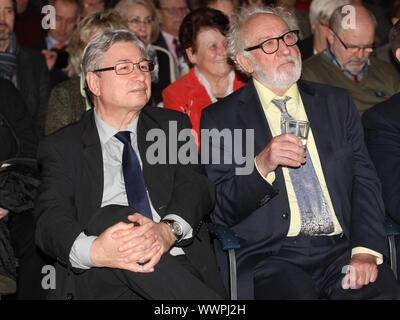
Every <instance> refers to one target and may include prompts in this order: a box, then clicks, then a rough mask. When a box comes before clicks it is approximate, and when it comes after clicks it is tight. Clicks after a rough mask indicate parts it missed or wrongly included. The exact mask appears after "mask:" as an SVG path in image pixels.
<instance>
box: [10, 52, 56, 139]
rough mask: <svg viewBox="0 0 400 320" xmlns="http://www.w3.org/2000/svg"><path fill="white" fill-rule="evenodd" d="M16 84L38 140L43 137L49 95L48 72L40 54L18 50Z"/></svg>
mask: <svg viewBox="0 0 400 320" xmlns="http://www.w3.org/2000/svg"><path fill="white" fill-rule="evenodd" d="M17 83H18V86H17V87H18V89H19V91H20V92H21V96H22V98H23V99H24V100H25V103H26V106H27V108H28V112H29V114H30V115H31V117H32V119H33V122H34V124H35V125H34V126H35V132H36V136H37V137H38V138H39V139H40V138H42V137H43V135H44V121H45V118H46V112H47V103H48V99H49V94H50V78H49V71H48V69H47V66H46V61H45V58H44V56H43V55H42V54H41V53H40V52H37V51H35V50H32V49H27V48H19V49H18V51H17Z"/></svg>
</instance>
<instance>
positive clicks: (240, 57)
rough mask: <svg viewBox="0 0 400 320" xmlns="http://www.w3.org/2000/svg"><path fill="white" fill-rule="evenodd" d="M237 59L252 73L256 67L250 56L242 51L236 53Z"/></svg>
mask: <svg viewBox="0 0 400 320" xmlns="http://www.w3.org/2000/svg"><path fill="white" fill-rule="evenodd" d="M236 61H237V62H238V63H239V64H240V66H241V67H242V68H243V69H244V70H245V71H246V72H248V73H250V74H252V73H253V71H254V69H253V66H252V65H251V63H250V61H249V59H248V58H246V57H244V56H243V55H242V54H241V53H238V54H237V55H236Z"/></svg>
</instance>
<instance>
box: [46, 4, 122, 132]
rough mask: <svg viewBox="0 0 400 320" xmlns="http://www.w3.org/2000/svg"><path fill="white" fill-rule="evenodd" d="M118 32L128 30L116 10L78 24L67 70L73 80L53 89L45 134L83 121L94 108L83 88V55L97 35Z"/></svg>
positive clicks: (91, 16) (94, 14)
mask: <svg viewBox="0 0 400 320" xmlns="http://www.w3.org/2000/svg"><path fill="white" fill-rule="evenodd" d="M117 29H126V25H125V24H124V23H123V22H122V19H121V16H120V15H119V14H118V12H117V11H115V10H114V9H108V10H105V11H96V12H93V13H90V14H88V15H87V16H86V17H85V18H83V19H82V20H81V21H80V22H79V24H78V26H77V28H76V29H75V31H74V33H73V34H72V37H71V41H70V45H69V50H70V52H69V61H68V66H67V68H66V70H67V74H68V76H69V77H70V79H69V80H66V81H63V82H62V83H60V84H59V85H57V86H56V87H54V89H53V90H52V91H51V94H50V99H49V105H48V110H47V116H46V123H45V134H46V135H48V134H50V133H52V132H54V131H56V130H58V129H60V128H62V127H64V126H66V125H67V124H70V123H72V122H75V121H78V120H80V118H81V116H82V114H83V113H84V112H85V111H86V110H88V109H90V108H91V104H90V101H89V100H88V99H87V98H86V96H85V93H84V89H83V86H81V77H80V75H81V62H82V53H83V50H84V48H85V47H86V45H87V44H88V42H89V41H90V40H91V39H93V38H94V37H95V36H96V35H97V34H98V33H100V32H102V31H104V30H117Z"/></svg>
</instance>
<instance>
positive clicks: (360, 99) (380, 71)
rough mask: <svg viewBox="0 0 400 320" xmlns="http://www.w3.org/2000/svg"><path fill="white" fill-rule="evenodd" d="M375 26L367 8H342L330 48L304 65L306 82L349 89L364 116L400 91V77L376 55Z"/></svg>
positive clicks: (332, 30)
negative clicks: (373, 107)
mask: <svg viewBox="0 0 400 320" xmlns="http://www.w3.org/2000/svg"><path fill="white" fill-rule="evenodd" d="M375 26H376V21H375V18H374V16H373V15H372V13H371V12H369V11H368V10H367V9H366V8H365V7H362V6H351V5H347V6H340V7H339V8H337V9H336V10H335V11H334V12H333V14H332V16H331V18H330V21H329V30H328V38H327V39H328V48H327V49H326V50H324V51H323V52H321V53H319V54H317V55H315V56H312V57H310V58H309V59H307V60H306V61H305V62H304V64H303V73H302V78H303V79H305V80H310V81H315V82H320V83H325V84H329V85H333V86H337V87H341V88H345V89H347V90H349V91H350V93H351V95H352V98H353V100H354V103H355V104H356V106H357V109H358V111H359V113H360V115H362V114H363V112H364V111H366V110H368V109H369V108H371V107H372V106H373V105H375V104H377V103H379V102H382V101H384V100H386V99H388V98H389V97H391V96H392V95H393V94H395V93H396V92H398V91H399V90H400V74H399V73H398V72H397V71H396V70H395V69H393V67H392V66H391V65H390V64H389V63H387V62H385V61H381V60H380V59H378V58H376V57H374V56H373V55H372V53H373V51H374V41H375Z"/></svg>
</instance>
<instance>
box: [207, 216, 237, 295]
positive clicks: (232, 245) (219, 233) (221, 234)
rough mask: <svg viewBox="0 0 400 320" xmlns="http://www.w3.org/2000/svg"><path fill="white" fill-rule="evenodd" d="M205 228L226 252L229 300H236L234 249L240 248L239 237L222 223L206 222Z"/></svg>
mask: <svg viewBox="0 0 400 320" xmlns="http://www.w3.org/2000/svg"><path fill="white" fill-rule="evenodd" d="M206 225H207V229H208V232H209V233H210V235H211V236H212V237H213V238H215V239H218V240H219V241H220V245H221V248H222V250H223V251H226V252H227V253H228V260H229V297H230V299H231V300H237V273H236V255H235V250H237V249H239V248H240V243H239V239H238V238H237V237H236V235H235V233H234V232H233V231H232V230H231V229H229V228H227V227H224V226H222V225H219V224H214V223H207V224H206Z"/></svg>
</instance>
